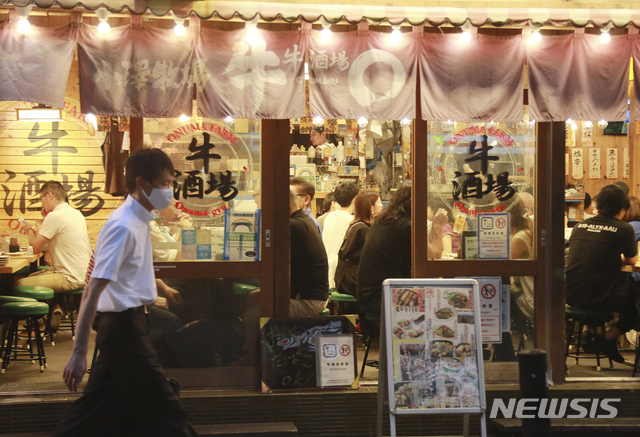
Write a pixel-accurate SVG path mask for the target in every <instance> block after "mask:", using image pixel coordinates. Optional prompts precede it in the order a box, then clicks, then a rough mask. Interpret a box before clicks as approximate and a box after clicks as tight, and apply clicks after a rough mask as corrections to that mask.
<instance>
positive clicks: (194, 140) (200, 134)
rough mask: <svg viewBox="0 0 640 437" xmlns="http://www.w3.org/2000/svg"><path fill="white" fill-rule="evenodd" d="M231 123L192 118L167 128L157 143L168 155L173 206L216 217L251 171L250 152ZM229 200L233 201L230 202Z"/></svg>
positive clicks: (235, 201)
mask: <svg viewBox="0 0 640 437" xmlns="http://www.w3.org/2000/svg"><path fill="white" fill-rule="evenodd" d="M242 137H243V136H242V135H240V134H238V133H236V132H235V131H234V130H233V129H232V128H231V125H228V124H222V123H219V122H218V121H216V120H212V119H196V120H195V121H193V122H191V121H190V122H186V123H180V124H178V125H176V126H173V127H172V128H170V129H169V130H167V131H166V132H165V134H164V137H162V138H159V140H158V142H157V145H159V146H160V148H161V149H162V150H164V151H165V152H166V153H167V155H169V157H170V158H171V161H172V162H173V166H174V168H175V170H176V174H175V180H174V183H173V189H174V196H173V197H174V199H175V200H176V207H177V208H178V209H180V210H182V211H183V212H186V213H187V214H190V215H192V216H196V217H220V216H222V215H223V214H224V211H225V210H226V209H230V208H233V207H234V206H235V205H237V204H239V203H240V202H241V201H242V196H240V197H238V196H239V194H240V192H241V191H244V190H245V189H246V182H247V180H248V179H249V178H250V177H251V176H250V175H251V174H252V172H253V171H254V163H253V157H252V153H251V151H250V149H249V147H248V146H247V144H246V143H245V141H244V139H243V138H242ZM232 201H233V202H232Z"/></svg>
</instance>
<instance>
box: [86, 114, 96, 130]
mask: <svg viewBox="0 0 640 437" xmlns="http://www.w3.org/2000/svg"><path fill="white" fill-rule="evenodd" d="M84 119H85V121H86V122H87V123H89V124H92V125H93V127H94V128H95V129H98V118H97V117H96V116H95V115H93V114H92V113H88V114H86V115H85V116H84Z"/></svg>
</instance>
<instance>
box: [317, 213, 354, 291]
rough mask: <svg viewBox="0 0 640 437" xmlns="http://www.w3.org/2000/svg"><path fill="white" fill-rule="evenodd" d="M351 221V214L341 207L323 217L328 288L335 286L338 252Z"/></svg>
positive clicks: (323, 239) (323, 240)
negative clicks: (327, 264)
mask: <svg viewBox="0 0 640 437" xmlns="http://www.w3.org/2000/svg"><path fill="white" fill-rule="evenodd" d="M352 221H353V215H351V214H349V213H348V212H347V211H345V210H343V209H339V210H337V211H333V212H332V213H330V214H329V215H328V216H327V218H326V219H324V229H323V231H322V242H323V243H324V248H325V250H326V251H327V259H328V261H329V288H336V282H335V278H334V276H335V274H336V267H337V266H338V252H339V251H340V246H342V241H343V240H344V236H345V235H346V234H347V230H348V229H349V224H350V223H351V222H352Z"/></svg>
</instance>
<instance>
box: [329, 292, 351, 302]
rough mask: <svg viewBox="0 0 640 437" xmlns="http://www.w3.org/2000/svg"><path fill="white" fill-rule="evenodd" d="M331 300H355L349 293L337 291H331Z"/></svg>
mask: <svg viewBox="0 0 640 437" xmlns="http://www.w3.org/2000/svg"><path fill="white" fill-rule="evenodd" d="M331 300H332V301H334V302H357V301H358V299H356V297H355V296H351V295H350V294H343V293H338V292H337V291H333V292H332V293H331Z"/></svg>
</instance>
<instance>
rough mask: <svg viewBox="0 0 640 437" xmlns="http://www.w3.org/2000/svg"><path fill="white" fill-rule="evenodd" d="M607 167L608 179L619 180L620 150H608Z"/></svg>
mask: <svg viewBox="0 0 640 437" xmlns="http://www.w3.org/2000/svg"><path fill="white" fill-rule="evenodd" d="M606 166H607V178H609V179H617V178H618V149H615V148H607V159H606Z"/></svg>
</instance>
